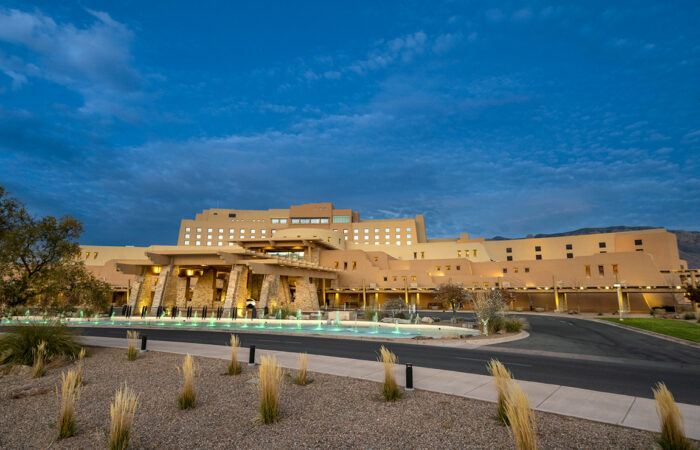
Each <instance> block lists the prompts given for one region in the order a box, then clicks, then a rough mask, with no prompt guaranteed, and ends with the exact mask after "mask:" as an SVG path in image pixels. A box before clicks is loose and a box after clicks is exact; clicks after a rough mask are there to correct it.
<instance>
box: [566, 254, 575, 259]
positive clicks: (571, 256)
mask: <svg viewBox="0 0 700 450" xmlns="http://www.w3.org/2000/svg"><path fill="white" fill-rule="evenodd" d="M566 257H567V258H569V259H571V258H573V257H574V254H573V253H567V254H566Z"/></svg>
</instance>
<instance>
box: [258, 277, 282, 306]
mask: <svg viewBox="0 0 700 450" xmlns="http://www.w3.org/2000/svg"><path fill="white" fill-rule="evenodd" d="M279 278H280V276H279V275H272V274H267V275H265V276H264V277H263V282H262V286H261V287H260V299H259V300H258V303H257V307H258V308H264V307H266V306H267V303H268V302H269V301H270V299H271V298H273V297H276V296H277V291H278V290H279V284H280V283H279Z"/></svg>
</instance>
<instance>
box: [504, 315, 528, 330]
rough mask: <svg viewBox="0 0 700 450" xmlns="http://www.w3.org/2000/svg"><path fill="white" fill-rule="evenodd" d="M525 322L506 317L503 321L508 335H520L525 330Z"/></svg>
mask: <svg viewBox="0 0 700 450" xmlns="http://www.w3.org/2000/svg"><path fill="white" fill-rule="evenodd" d="M523 325H524V324H523V321H522V320H520V319H518V318H517V317H506V318H505V319H504V320H503V328H504V329H505V330H506V332H508V333H519V332H520V331H521V330H522V329H523Z"/></svg>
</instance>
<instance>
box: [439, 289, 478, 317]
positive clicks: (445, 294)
mask: <svg viewBox="0 0 700 450" xmlns="http://www.w3.org/2000/svg"><path fill="white" fill-rule="evenodd" d="M471 299H472V295H471V293H470V292H468V291H467V290H466V289H464V288H463V287H462V286H460V285H458V284H454V283H445V284H441V285H440V286H438V289H437V292H436V293H435V300H437V301H439V302H441V303H447V304H449V305H450V308H452V321H453V322H454V321H455V320H456V318H457V308H461V307H462V305H464V304H465V303H467V302H468V301H470V300H471Z"/></svg>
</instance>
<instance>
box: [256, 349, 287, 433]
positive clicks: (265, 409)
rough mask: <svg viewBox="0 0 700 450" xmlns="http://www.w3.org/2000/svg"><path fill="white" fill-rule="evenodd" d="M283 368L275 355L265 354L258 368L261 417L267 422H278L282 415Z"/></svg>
mask: <svg viewBox="0 0 700 450" xmlns="http://www.w3.org/2000/svg"><path fill="white" fill-rule="evenodd" d="M281 384H282V368H281V367H280V366H279V364H277V359H276V358H275V357H274V356H263V357H262V358H261V360H260V369H259V370H258V396H259V399H260V406H259V408H258V409H259V411H260V419H261V420H262V422H263V423H265V424H270V423H274V422H277V421H278V420H279V416H280V390H281Z"/></svg>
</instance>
